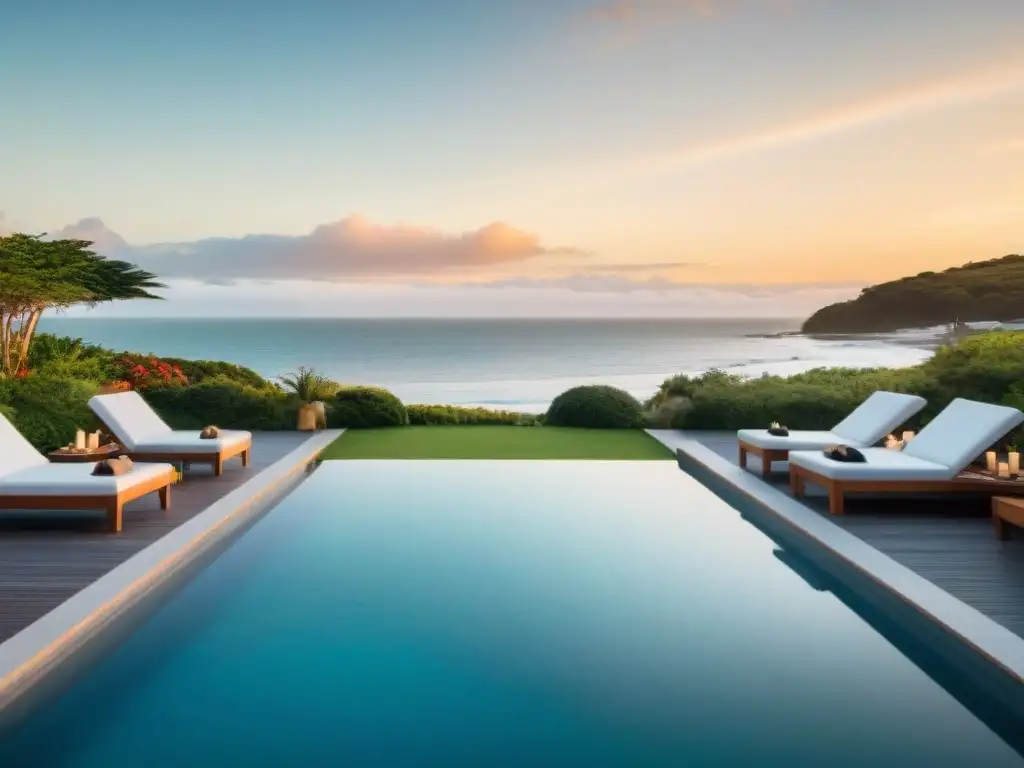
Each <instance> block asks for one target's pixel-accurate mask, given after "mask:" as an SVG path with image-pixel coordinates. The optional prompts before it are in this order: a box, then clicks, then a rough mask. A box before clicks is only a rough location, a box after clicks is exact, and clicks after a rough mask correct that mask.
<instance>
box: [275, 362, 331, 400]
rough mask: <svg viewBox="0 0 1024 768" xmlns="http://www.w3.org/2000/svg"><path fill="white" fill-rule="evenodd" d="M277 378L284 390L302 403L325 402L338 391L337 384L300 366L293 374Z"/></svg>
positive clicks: (314, 370) (314, 371) (313, 369)
mask: <svg viewBox="0 0 1024 768" xmlns="http://www.w3.org/2000/svg"><path fill="white" fill-rule="evenodd" d="M279 378H280V379H281V384H283V385H284V387H285V389H287V390H288V391H290V392H291V393H293V394H294V395H295V396H296V397H297V398H298V399H299V400H300V401H302V402H303V403H312V402H314V401H316V400H325V399H327V398H328V397H330V396H331V395H333V394H335V393H336V392H337V391H338V389H339V387H338V384H337V382H334V381H331V380H330V379H329V378H327V377H326V376H323V375H321V374H320V373H318V372H317V371H316V369H315V368H307V367H306V366H304V365H300V366H299V369H298V370H297V371H295V372H294V373H286V374H283V375H281V376H280V377H279Z"/></svg>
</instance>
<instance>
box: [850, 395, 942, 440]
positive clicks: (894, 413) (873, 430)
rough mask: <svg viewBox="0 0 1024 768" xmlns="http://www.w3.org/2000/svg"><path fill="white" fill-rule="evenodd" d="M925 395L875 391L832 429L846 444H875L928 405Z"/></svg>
mask: <svg viewBox="0 0 1024 768" xmlns="http://www.w3.org/2000/svg"><path fill="white" fill-rule="evenodd" d="M925 403H926V401H925V399H924V398H923V397H918V396H917V395H904V394H900V393H898V392H875V393H874V394H873V395H871V397H869V398H868V399H867V400H865V401H864V402H863V403H861V404H860V405H858V406H857V407H856V408H855V409H854V410H853V412H852V413H851V414H850V415H849V416H847V417H846V418H845V419H843V420H842V421H840V422H839V423H838V424H836V425H835V426H834V427H832V431H833V432H835V433H836V434H837V435H839V438H840V439H839V442H841V443H845V444H846V445H875V443H877V442H878V441H879V440H881V439H882V438H883V437H885V436H886V435H887V434H889V433H890V432H892V431H893V430H894V429H896V428H897V427H900V426H902V425H903V424H905V423H906V422H907V420H908V419H909V418H910V417H911V416H913V415H914V414H915V413H917V412H918V411H920V410H921V409H922V408H924V406H925Z"/></svg>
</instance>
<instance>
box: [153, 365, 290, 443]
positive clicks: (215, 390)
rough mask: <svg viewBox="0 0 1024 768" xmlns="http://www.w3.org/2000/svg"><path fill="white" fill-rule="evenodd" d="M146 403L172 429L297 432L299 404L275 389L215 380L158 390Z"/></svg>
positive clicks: (154, 390)
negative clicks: (279, 430) (292, 430)
mask: <svg viewBox="0 0 1024 768" xmlns="http://www.w3.org/2000/svg"><path fill="white" fill-rule="evenodd" d="M141 394H142V395H143V397H145V399H146V401H147V402H148V403H149V404H150V405H151V406H153V409H154V410H155V411H156V412H157V413H159V414H160V416H161V417H162V418H163V419H164V420H165V421H166V422H167V424H168V425H169V426H170V427H171V428H172V429H202V428H203V427H205V426H207V425H210V424H213V425H216V426H218V427H222V428H224V429H248V430H277V429H295V424H296V421H297V418H298V403H297V402H295V400H294V398H290V397H288V396H287V395H286V394H285V393H283V392H281V391H280V390H276V389H274V388H272V387H266V386H264V387H248V386H244V385H243V386H239V385H238V384H236V383H235V382H234V381H232V380H231V379H227V378H213V379H208V380H206V381H204V382H202V383H200V384H193V385H192V386H188V387H173V386H172V387H154V388H151V389H149V390H147V391H145V392H143V393H141Z"/></svg>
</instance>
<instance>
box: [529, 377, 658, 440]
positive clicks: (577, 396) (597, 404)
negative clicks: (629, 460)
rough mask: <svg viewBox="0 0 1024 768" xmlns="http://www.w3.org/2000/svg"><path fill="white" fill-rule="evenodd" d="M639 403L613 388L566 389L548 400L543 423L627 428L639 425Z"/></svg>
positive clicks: (564, 425)
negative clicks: (548, 403)
mask: <svg viewBox="0 0 1024 768" xmlns="http://www.w3.org/2000/svg"><path fill="white" fill-rule="evenodd" d="M640 421H641V416H640V403H639V402H637V400H636V398H635V397H633V396H632V395H631V394H629V393H628V392H623V391H622V390H621V389H616V388H615V387H608V386H604V385H591V386H582V387H573V388H572V389H569V390H566V391H565V392H563V393H562V394H560V395H559V396H558V397H556V398H555V399H554V401H552V403H551V407H550V408H548V413H547V418H546V422H547V423H548V424H550V425H552V426H556V427H588V428H592V429H628V428H631V427H637V426H639V425H640Z"/></svg>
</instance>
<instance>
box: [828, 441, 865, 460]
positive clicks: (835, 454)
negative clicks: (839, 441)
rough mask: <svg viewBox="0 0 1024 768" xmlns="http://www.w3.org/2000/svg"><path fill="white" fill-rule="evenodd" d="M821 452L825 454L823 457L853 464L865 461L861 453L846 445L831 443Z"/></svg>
mask: <svg viewBox="0 0 1024 768" xmlns="http://www.w3.org/2000/svg"><path fill="white" fill-rule="evenodd" d="M822 453H824V454H825V458H827V459H832V461H846V462H850V463H853V464H863V463H865V462H866V461H867V459H865V458H864V454H863V453H861V452H860V451H858V450H857V449H856V448H851V447H850V446H848V445H833V446H832V447H831V448H826V449H825V450H824V451H822Z"/></svg>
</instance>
